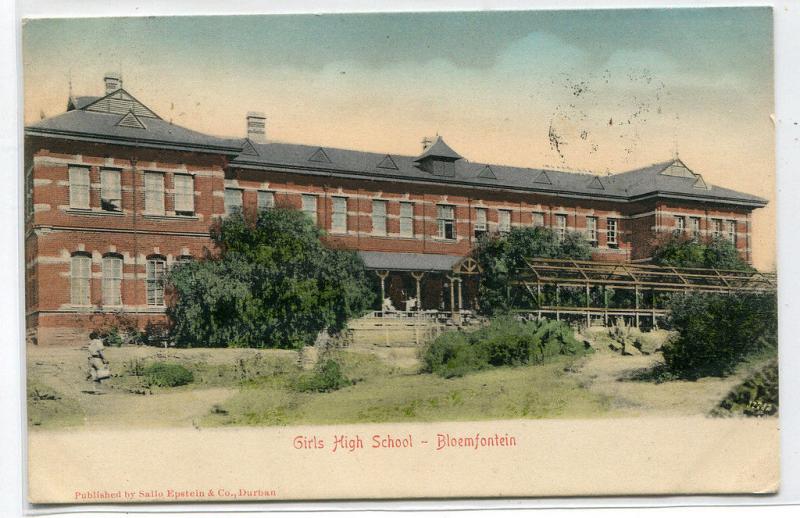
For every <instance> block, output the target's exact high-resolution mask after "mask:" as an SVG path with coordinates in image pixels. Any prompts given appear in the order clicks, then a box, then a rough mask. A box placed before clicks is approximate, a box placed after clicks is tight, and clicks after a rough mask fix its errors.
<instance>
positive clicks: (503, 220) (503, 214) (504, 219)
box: [497, 209, 511, 234]
mask: <svg viewBox="0 0 800 518" xmlns="http://www.w3.org/2000/svg"><path fill="white" fill-rule="evenodd" d="M497 230H499V231H500V232H501V233H503V234H505V233H508V232H511V211H510V210H506V209H499V210H498V211H497Z"/></svg>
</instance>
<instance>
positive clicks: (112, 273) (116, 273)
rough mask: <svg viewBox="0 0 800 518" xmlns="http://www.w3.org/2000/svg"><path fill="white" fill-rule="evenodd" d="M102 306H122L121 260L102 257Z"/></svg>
mask: <svg viewBox="0 0 800 518" xmlns="http://www.w3.org/2000/svg"><path fill="white" fill-rule="evenodd" d="M103 305H104V306H120V305H122V258H121V257H118V256H115V255H109V256H106V257H103Z"/></svg>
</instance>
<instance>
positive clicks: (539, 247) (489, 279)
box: [473, 227, 592, 315]
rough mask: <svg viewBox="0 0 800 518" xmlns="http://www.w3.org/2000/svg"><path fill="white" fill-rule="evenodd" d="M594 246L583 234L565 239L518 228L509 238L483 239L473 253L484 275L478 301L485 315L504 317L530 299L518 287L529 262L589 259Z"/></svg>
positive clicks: (550, 232)
mask: <svg viewBox="0 0 800 518" xmlns="http://www.w3.org/2000/svg"><path fill="white" fill-rule="evenodd" d="M591 250H592V248H591V245H590V244H589V242H588V241H587V240H586V238H585V237H584V235H583V234H581V233H580V232H567V234H566V235H565V236H564V238H563V239H559V237H558V234H556V232H554V231H553V230H551V229H549V228H544V227H533V228H531V227H517V228H513V229H512V230H511V231H510V232H508V233H507V234H493V235H488V236H483V237H482V238H481V239H480V241H479V242H478V246H477V247H476V248H475V250H474V251H473V257H474V258H475V260H476V261H477V262H478V264H480V266H481V269H482V272H481V277H480V286H479V288H478V297H479V299H480V307H481V311H482V312H484V313H486V314H489V315H492V314H497V313H503V312H506V311H508V310H509V309H511V308H512V307H513V305H514V304H515V303H517V302H518V301H520V300H523V299H526V298H527V295H525V293H524V288H522V287H520V286H515V285H514V284H513V281H514V279H515V278H516V277H517V272H518V271H519V270H520V269H522V268H525V267H526V264H525V259H526V258H530V257H543V258H552V259H589V258H591Z"/></svg>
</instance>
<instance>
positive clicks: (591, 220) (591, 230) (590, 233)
mask: <svg viewBox="0 0 800 518" xmlns="http://www.w3.org/2000/svg"><path fill="white" fill-rule="evenodd" d="M586 237H587V239H588V240H589V242H590V243H592V244H593V245H596V244H597V218H596V217H594V216H587V217H586Z"/></svg>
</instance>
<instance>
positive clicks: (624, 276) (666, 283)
mask: <svg viewBox="0 0 800 518" xmlns="http://www.w3.org/2000/svg"><path fill="white" fill-rule="evenodd" d="M525 263H526V267H525V268H523V269H521V270H520V271H519V272H517V277H516V280H515V281H514V284H517V285H523V286H524V287H525V288H526V289H527V291H528V293H530V295H531V296H532V297H533V298H534V300H535V302H536V308H535V309H534V310H532V311H534V312H536V313H537V316H538V317H539V318H541V317H542V316H543V315H555V317H556V319H557V320H560V319H561V315H562V314H564V315H582V316H584V317H585V319H586V323H587V325H590V324H591V319H592V317H602V318H603V322H604V323H605V324H607V323H608V318H609V316H611V317H614V316H617V317H619V316H621V317H631V318H632V319H633V321H634V322H635V325H636V327H639V326H640V322H641V318H642V317H643V316H644V317H646V318H648V319H649V320H650V323H651V324H652V325H653V327H656V325H657V319H658V318H659V317H663V316H664V315H665V314H666V310H665V309H663V308H658V307H657V303H656V294H657V293H689V292H712V293H736V292H750V293H752V292H757V293H758V292H770V291H775V290H776V287H777V282H776V277H775V274H770V273H764V272H758V271H755V270H753V271H745V270H720V269H716V268H676V267H672V266H655V265H648V264H630V263H605V262H598V261H576V260H571V259H545V258H529V259H526V260H525ZM544 286H553V287H555V296H556V304H555V305H542V304H541V303H540V302H541V300H542V288H543V287H544ZM564 287H571V288H584V289H585V290H586V305H585V306H584V307H575V306H562V305H561V304H560V298H559V290H560V289H561V288H564ZM598 287H599V288H601V289H602V290H603V300H604V307H592V306H591V296H590V291H591V289H592V288H598ZM609 288H613V289H614V290H629V291H632V292H633V293H634V307H633V308H609V307H608V298H607V296H606V293H607V291H606V290H607V289H609ZM646 292H650V294H651V296H652V304H651V306H650V307H649V308H642V307H640V296H641V294H642V293H646Z"/></svg>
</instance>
